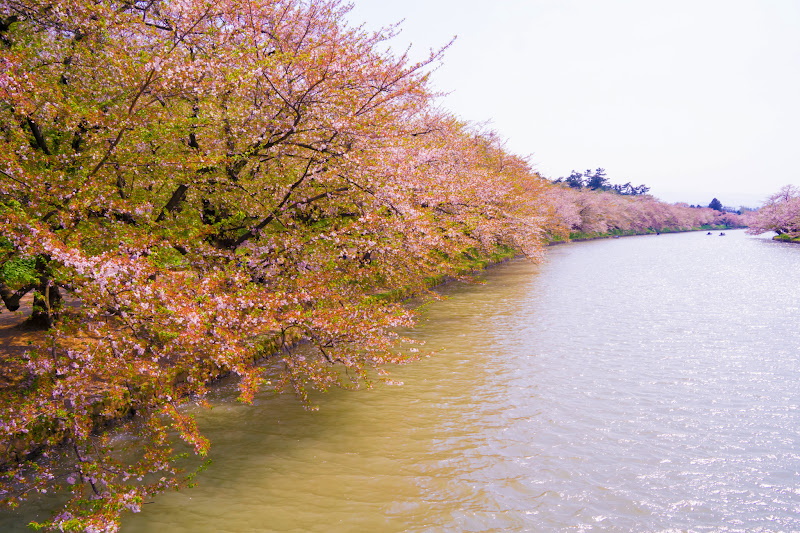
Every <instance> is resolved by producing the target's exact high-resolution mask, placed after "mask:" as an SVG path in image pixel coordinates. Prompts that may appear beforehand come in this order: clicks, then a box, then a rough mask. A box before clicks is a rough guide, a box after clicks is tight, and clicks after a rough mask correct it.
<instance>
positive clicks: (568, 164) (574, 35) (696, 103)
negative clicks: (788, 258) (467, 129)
mask: <svg viewBox="0 0 800 533" xmlns="http://www.w3.org/2000/svg"><path fill="white" fill-rule="evenodd" d="M351 1H352V2H353V10H352V11H351V12H350V14H349V22H350V24H352V25H358V24H364V27H365V29H368V30H375V29H378V28H380V27H383V26H387V25H390V24H393V23H397V22H400V21H402V24H401V26H400V28H401V32H400V34H399V35H398V36H397V37H395V38H394V39H393V41H392V44H391V46H392V48H393V49H394V50H395V51H396V52H402V51H403V50H405V49H406V48H407V47H408V46H410V47H411V49H410V52H411V57H412V58H415V59H421V58H423V57H425V56H427V54H428V53H429V51H430V50H431V49H439V48H441V47H442V46H444V45H446V44H447V43H448V42H450V40H451V39H452V38H453V37H456V40H455V42H454V43H453V44H452V46H451V47H450V48H449V49H448V50H446V52H445V54H444V57H443V60H442V62H441V64H440V65H439V66H438V68H437V70H436V71H435V72H434V73H433V75H432V85H433V87H434V88H435V89H437V90H439V91H442V92H445V93H447V94H446V95H445V96H443V97H441V99H440V104H441V105H442V107H444V108H445V109H448V110H450V111H451V112H453V113H455V114H456V115H458V116H460V117H461V118H462V119H464V120H468V121H471V122H475V123H482V122H487V121H488V122H489V123H490V127H491V128H492V129H494V130H496V131H497V132H498V133H499V134H500V135H501V136H503V137H504V138H505V139H507V144H506V147H507V148H508V149H509V150H510V151H511V152H513V153H516V154H518V155H523V156H530V162H531V164H532V166H533V167H534V169H535V170H537V171H538V172H540V173H541V174H542V175H543V176H546V177H550V178H556V177H559V176H567V175H569V174H570V172H571V171H572V170H573V169H574V170H577V171H579V172H580V171H584V170H586V169H596V168H598V167H602V168H605V169H606V173H607V175H608V177H609V179H610V181H611V182H612V183H625V182H627V181H630V182H632V183H633V184H634V185H638V184H646V185H648V186H649V187H650V188H651V190H650V193H651V194H653V195H654V196H656V197H657V198H660V199H661V200H664V201H667V202H686V203H689V204H698V205H700V204H702V205H708V203H709V202H710V201H711V200H712V198H715V197H716V198H719V200H720V201H722V203H723V204H724V205H726V206H733V207H738V206H741V205H744V206H750V207H757V206H759V205H761V204H762V203H763V201H764V200H765V199H766V198H767V197H768V196H769V195H770V194H772V193H774V192H777V191H778V189H780V187H782V186H783V185H786V184H790V183H791V184H794V185H800V164H799V163H800V161H799V159H800V157H799V156H800V0H689V1H687V0H669V1H656V0H527V1H524V0H492V1H486V0H396V1H390V0H351Z"/></svg>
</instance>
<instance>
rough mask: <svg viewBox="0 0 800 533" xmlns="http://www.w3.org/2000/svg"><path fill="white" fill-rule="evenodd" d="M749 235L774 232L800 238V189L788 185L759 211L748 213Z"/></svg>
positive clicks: (768, 200) (770, 198)
mask: <svg viewBox="0 0 800 533" xmlns="http://www.w3.org/2000/svg"><path fill="white" fill-rule="evenodd" d="M747 221H748V226H749V228H748V230H747V231H748V233H751V234H754V235H758V234H759V233H764V232H767V231H774V232H775V233H777V234H778V235H786V236H787V237H789V238H792V239H796V238H798V237H800V189H799V188H798V187H795V186H794V185H786V186H784V187H782V188H781V190H780V191H778V192H777V193H775V194H773V195H772V196H770V197H769V198H768V199H767V201H766V203H765V204H764V205H763V206H762V207H761V208H760V209H758V210H757V211H755V212H752V213H748V216H747Z"/></svg>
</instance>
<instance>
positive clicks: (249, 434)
mask: <svg viewBox="0 0 800 533" xmlns="http://www.w3.org/2000/svg"><path fill="white" fill-rule="evenodd" d="M798 266H800V246H794V245H786V244H778V243H774V242H771V241H769V240H767V239H764V238H755V237H750V236H746V235H745V234H744V232H742V231H729V232H727V235H726V236H725V237H720V236H718V232H715V233H714V234H713V235H711V236H709V235H706V234H705V233H687V234H674V235H661V236H647V237H633V238H625V239H619V240H604V241H594V242H588V243H575V244H569V245H564V246H558V247H554V248H551V249H550V250H549V251H548V259H547V261H546V262H545V263H544V264H542V265H532V264H530V263H528V262H526V261H514V262H511V263H509V264H505V265H501V266H498V267H495V268H492V269H490V271H488V272H487V273H486V274H485V276H484V277H485V279H486V281H487V283H486V284H485V285H459V284H451V285H448V286H446V287H444V288H442V290H441V292H442V293H443V294H444V295H445V296H446V298H445V299H444V300H441V301H435V302H432V303H431V304H429V306H428V308H427V311H426V319H425V320H424V321H423V322H422V323H421V324H420V326H419V327H418V328H417V329H415V330H414V331H413V332H411V336H413V337H415V338H418V339H420V340H424V341H425V342H426V346H425V350H426V351H427V350H435V351H436V352H437V353H436V354H435V355H433V356H432V357H430V358H426V359H423V360H422V361H420V362H417V363H414V364H412V365H409V366H406V367H402V368H399V369H396V370H395V371H394V372H393V377H394V379H395V380H397V381H401V382H403V385H402V386H379V387H377V389H376V390H373V391H370V392H365V391H356V392H347V391H332V392H330V393H328V394H326V395H323V396H319V397H317V398H315V399H316V400H317V401H318V403H319V405H320V408H321V409H320V411H319V412H306V411H303V410H302V408H301V407H300V406H299V405H298V402H297V401H296V400H295V399H294V398H292V397H278V398H275V397H273V396H270V395H266V394H265V395H263V396H262V397H260V398H258V399H257V401H256V402H255V405H253V406H247V405H240V404H236V403H235V402H234V401H233V400H231V399H230V398H232V397H233V394H228V395H226V394H225V393H224V391H219V392H218V394H219V396H220V398H219V399H217V400H215V401H214V404H215V407H214V409H213V410H211V411H201V412H200V415H199V416H200V419H201V422H202V426H203V428H204V429H205V431H206V432H207V434H208V435H209V437H210V438H211V439H212V441H213V447H212V451H211V457H212V459H213V464H212V465H211V467H210V468H209V469H208V470H207V471H206V472H204V473H203V474H202V475H201V476H200V478H199V486H198V487H196V488H194V489H190V490H186V491H183V492H180V493H171V494H166V495H163V496H161V497H159V498H157V499H156V500H155V502H153V503H152V504H148V505H145V506H144V509H143V511H144V512H143V513H141V514H139V515H136V516H129V517H128V518H127V519H126V520H125V521H124V522H123V528H122V531H123V532H126V533H128V532H130V533H133V532H136V533H139V532H150V531H165V532H211V531H214V532H216V531H230V532H247V531H320V532H323V531H324V532H331V531H445V530H446V531H507V530H516V531H549V530H550V531H552V530H585V529H599V530H608V531H634V530H635V531H644V530H647V531H658V530H671V529H674V530H688V529H691V530H694V531H703V530H710V529H714V530H731V531H737V530H740V531H746V530H747V531H752V530H756V529H759V528H760V529H761V530H765V531H772V530H796V529H800V388H798V386H797V384H798V381H800V332H799V331H798V329H797V324H798V323H799V322H800V268H798Z"/></svg>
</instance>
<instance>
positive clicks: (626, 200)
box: [545, 185, 743, 236]
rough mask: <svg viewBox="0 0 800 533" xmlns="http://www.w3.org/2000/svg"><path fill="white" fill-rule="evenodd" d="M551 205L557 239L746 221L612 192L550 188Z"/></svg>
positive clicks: (547, 195) (731, 223)
mask: <svg viewBox="0 0 800 533" xmlns="http://www.w3.org/2000/svg"><path fill="white" fill-rule="evenodd" d="M545 195H546V198H547V201H548V202H549V203H550V204H551V205H552V206H553V208H554V211H555V214H556V216H555V217H554V218H555V226H554V227H552V229H551V232H552V235H553V236H564V235H569V234H571V233H572V234H574V233H579V234H581V235H582V236H592V235H596V234H606V233H644V232H647V231H663V230H668V229H678V230H681V229H692V228H699V227H701V226H740V225H742V224H743V220H742V217H741V216H740V215H737V214H735V213H728V212H722V211H716V210H714V209H711V208H707V207H706V208H696V207H689V206H688V205H687V204H667V203H664V202H661V201H659V200H657V199H655V198H653V197H652V196H649V195H621V194H616V193H613V192H608V191H595V190H590V189H575V188H570V187H568V186H566V185H557V186H553V187H550V188H549V189H548V190H547V191H546V193H545Z"/></svg>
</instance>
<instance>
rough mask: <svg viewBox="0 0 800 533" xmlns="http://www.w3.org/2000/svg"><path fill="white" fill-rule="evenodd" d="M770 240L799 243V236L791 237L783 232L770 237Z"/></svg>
mask: <svg viewBox="0 0 800 533" xmlns="http://www.w3.org/2000/svg"><path fill="white" fill-rule="evenodd" d="M772 240H773V241H778V242H789V243H793V244H800V237H794V238H792V237H789V236H788V235H786V234H785V233H784V234H783V235H775V236H774V237H773V238H772Z"/></svg>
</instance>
